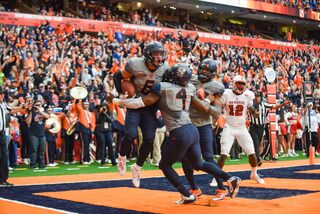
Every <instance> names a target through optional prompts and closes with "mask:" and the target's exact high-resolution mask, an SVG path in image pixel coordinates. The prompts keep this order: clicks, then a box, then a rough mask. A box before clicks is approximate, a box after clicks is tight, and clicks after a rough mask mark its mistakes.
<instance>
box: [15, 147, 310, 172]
mask: <svg viewBox="0 0 320 214" xmlns="http://www.w3.org/2000/svg"><path fill="white" fill-rule="evenodd" d="M297 153H298V154H299V157H295V158H289V157H288V158H279V159H278V160H277V161H287V160H300V159H307V158H306V157H305V155H303V154H302V152H297ZM134 163H135V160H131V161H130V162H128V163H127V168H128V167H130V166H131V165H132V164H134ZM232 164H248V158H247V156H246V155H241V159H234V160H231V159H230V158H228V160H227V161H226V165H232ZM174 167H175V168H180V167H181V164H180V163H176V164H175V165H174ZM154 169H158V168H157V167H156V166H154V165H152V164H150V163H145V165H144V167H143V170H154ZM116 171H117V167H116V166H112V165H111V164H107V165H105V166H103V167H102V166H101V164H98V163H92V164H91V165H81V164H69V165H65V164H62V163H61V164H59V165H58V166H56V167H46V168H44V169H30V168H29V166H27V165H24V164H23V165H19V166H18V167H17V168H15V169H14V170H12V171H10V177H12V178H14V177H30V176H53V175H75V174H91V173H106V172H116Z"/></svg>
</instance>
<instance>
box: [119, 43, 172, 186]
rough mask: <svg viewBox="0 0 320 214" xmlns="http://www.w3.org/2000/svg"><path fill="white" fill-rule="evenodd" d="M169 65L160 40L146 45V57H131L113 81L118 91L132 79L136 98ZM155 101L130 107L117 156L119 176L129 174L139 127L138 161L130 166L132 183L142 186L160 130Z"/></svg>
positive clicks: (150, 86) (145, 90)
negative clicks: (123, 82) (129, 157)
mask: <svg viewBox="0 0 320 214" xmlns="http://www.w3.org/2000/svg"><path fill="white" fill-rule="evenodd" d="M168 68H169V66H168V64H167V63H166V62H165V50H164V47H163V45H162V44H161V43H160V42H150V43H148V44H147V46H146V48H145V51H144V57H133V58H131V59H129V60H128V62H127V63H126V65H125V70H123V71H122V72H117V73H115V75H114V84H115V87H116V89H117V91H118V93H119V94H122V91H121V80H122V79H128V78H130V79H131V80H132V82H133V84H134V86H135V89H136V97H142V96H145V95H147V94H148V93H149V92H150V89H151V88H152V86H153V85H154V84H155V83H157V82H159V81H161V80H162V78H163V74H164V72H165V71H166V70H167V69H168ZM157 110H158V107H157V105H156V104H154V105H150V106H147V107H144V108H140V109H131V108H128V109H127V112H126V117H125V133H124V137H123V138H122V139H121V142H120V145H121V146H120V152H119V158H118V169H119V172H120V175H124V174H125V173H126V154H127V152H128V151H129V149H130V147H131V145H132V144H133V141H134V138H136V137H137V135H138V127H139V126H140V128H141V131H142V136H143V143H142V145H141V146H140V148H139V155H138V158H137V161H136V163H135V164H134V165H133V166H132V167H131V172H132V177H133V179H132V183H133V185H134V186H135V187H139V186H140V171H141V167H142V166H143V164H144V162H145V161H146V159H147V157H148V155H149V153H150V151H151V148H152V146H153V142H154V137H155V132H156V129H157V122H156V121H157V120H156V112H157Z"/></svg>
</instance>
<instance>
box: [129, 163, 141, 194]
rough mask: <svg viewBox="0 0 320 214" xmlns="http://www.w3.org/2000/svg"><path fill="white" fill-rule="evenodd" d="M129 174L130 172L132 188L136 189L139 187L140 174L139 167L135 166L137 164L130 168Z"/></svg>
mask: <svg viewBox="0 0 320 214" xmlns="http://www.w3.org/2000/svg"><path fill="white" fill-rule="evenodd" d="M131 172H132V183H133V186H134V187H136V188H139V187H140V172H141V167H139V166H137V164H134V165H132V166H131Z"/></svg>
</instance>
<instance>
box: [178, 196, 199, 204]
mask: <svg viewBox="0 0 320 214" xmlns="http://www.w3.org/2000/svg"><path fill="white" fill-rule="evenodd" d="M195 201H196V197H195V196H194V195H190V196H189V197H186V196H183V195H181V199H179V200H178V201H175V202H174V203H175V204H191V203H193V202H195Z"/></svg>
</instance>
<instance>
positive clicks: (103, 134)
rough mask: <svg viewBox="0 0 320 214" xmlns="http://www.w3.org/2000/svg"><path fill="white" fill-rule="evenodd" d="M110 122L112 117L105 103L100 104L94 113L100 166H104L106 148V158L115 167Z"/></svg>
mask: <svg viewBox="0 0 320 214" xmlns="http://www.w3.org/2000/svg"><path fill="white" fill-rule="evenodd" d="M112 121H113V116H112V112H111V111H110V108H109V105H108V104H107V103H102V104H101V106H100V107H99V109H98V111H97V113H96V129H95V134H96V137H97V147H98V148H99V149H97V150H98V153H99V154H98V157H99V158H100V159H101V165H104V164H105V160H106V147H107V148H108V157H109V159H110V160H111V163H112V165H116V161H115V157H114V152H113V148H112V142H113V139H112V128H111V126H112Z"/></svg>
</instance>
